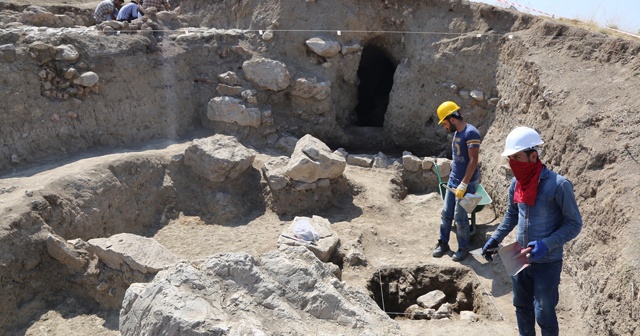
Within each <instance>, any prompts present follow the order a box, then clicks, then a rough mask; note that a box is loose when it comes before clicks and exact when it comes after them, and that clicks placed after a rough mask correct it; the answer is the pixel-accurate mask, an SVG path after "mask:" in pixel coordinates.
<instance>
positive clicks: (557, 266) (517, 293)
mask: <svg viewBox="0 0 640 336" xmlns="http://www.w3.org/2000/svg"><path fill="white" fill-rule="evenodd" d="M561 271H562V260H558V261H554V262H550V263H532V264H531V265H530V266H529V267H527V268H525V269H524V270H522V272H520V273H518V274H517V275H516V276H514V277H511V283H512V285H513V305H514V306H515V307H516V318H517V320H518V330H519V331H520V335H521V336H533V335H535V334H536V331H535V322H536V320H537V321H538V325H539V326H540V330H541V331H542V335H543V336H552V335H558V332H559V330H558V319H557V317H556V305H557V304H558V297H559V294H558V286H559V285H560V272H561Z"/></svg>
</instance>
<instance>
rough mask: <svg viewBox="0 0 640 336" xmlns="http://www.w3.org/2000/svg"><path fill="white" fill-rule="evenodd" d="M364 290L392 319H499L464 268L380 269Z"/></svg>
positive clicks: (471, 272)
mask: <svg viewBox="0 0 640 336" xmlns="http://www.w3.org/2000/svg"><path fill="white" fill-rule="evenodd" d="M367 289H368V290H369V293H370V295H371V297H372V298H373V299H374V300H375V301H376V303H378V306H379V307H380V308H381V309H382V310H384V311H385V312H386V313H387V314H388V315H389V316H390V317H391V318H393V319H415V320H420V319H423V320H434V319H454V320H455V319H461V316H463V315H465V316H469V315H471V316H475V317H471V319H475V318H482V319H486V320H494V321H497V320H500V319H501V314H500V313H499V311H498V310H497V308H496V307H495V306H494V305H493V303H492V302H491V300H490V298H489V294H487V293H486V291H485V290H484V289H483V287H482V285H481V284H480V282H479V281H478V280H477V278H476V277H475V275H474V273H473V270H470V269H468V268H464V267H445V266H436V265H424V266H417V267H415V268H386V269H380V270H378V271H376V272H375V273H374V274H373V275H372V276H371V279H370V280H369V282H368V285H367ZM462 312H473V314H471V313H462Z"/></svg>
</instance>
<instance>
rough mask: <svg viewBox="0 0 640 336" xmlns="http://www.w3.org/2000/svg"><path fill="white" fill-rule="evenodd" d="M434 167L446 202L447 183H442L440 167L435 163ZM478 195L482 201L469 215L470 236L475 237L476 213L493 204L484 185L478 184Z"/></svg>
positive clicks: (442, 196)
mask: <svg viewBox="0 0 640 336" xmlns="http://www.w3.org/2000/svg"><path fill="white" fill-rule="evenodd" d="M433 166H434V167H435V168H436V175H437V176H438V186H439V189H440V197H441V198H442V200H443V201H444V196H445V195H446V194H447V183H446V182H442V178H441V177H440V168H438V165H437V164H435V163H434V165H433ZM476 195H478V196H482V198H481V199H480V202H478V205H476V207H475V209H473V211H471V213H470V214H469V223H470V227H469V234H470V235H473V234H475V233H476V212H478V211H482V209H484V207H485V205H489V204H491V202H493V200H492V199H491V197H490V196H489V194H487V191H486V190H484V187H483V186H482V184H478V188H477V190H476Z"/></svg>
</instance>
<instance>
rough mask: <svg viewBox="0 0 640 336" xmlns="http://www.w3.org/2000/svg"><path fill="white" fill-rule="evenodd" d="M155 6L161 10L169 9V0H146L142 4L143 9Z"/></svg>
mask: <svg viewBox="0 0 640 336" xmlns="http://www.w3.org/2000/svg"><path fill="white" fill-rule="evenodd" d="M151 7H154V8H155V9H157V10H158V12H159V11H162V10H166V11H169V1H168V0H145V1H144V3H143V4H142V8H143V9H147V8H151Z"/></svg>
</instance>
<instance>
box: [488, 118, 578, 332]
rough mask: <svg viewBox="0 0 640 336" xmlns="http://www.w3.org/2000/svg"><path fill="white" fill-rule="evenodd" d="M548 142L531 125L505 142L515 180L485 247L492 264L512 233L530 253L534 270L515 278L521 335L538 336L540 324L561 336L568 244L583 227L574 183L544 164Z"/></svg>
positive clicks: (548, 330)
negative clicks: (542, 153)
mask: <svg viewBox="0 0 640 336" xmlns="http://www.w3.org/2000/svg"><path fill="white" fill-rule="evenodd" d="M543 143H544V142H543V141H542V139H541V138H540V135H539V134H538V132H536V131H535V130H534V129H531V128H529V127H516V128H515V129H513V130H512V131H511V133H509V135H508V136H507V139H506V141H505V146H504V152H503V153H502V156H506V157H508V158H509V165H510V166H511V170H512V171H513V175H514V178H513V179H512V181H511V186H510V187H509V204H508V208H507V212H506V213H505V215H504V218H503V219H502V222H501V223H500V225H499V226H498V228H497V229H496V231H495V232H494V233H493V235H492V236H491V238H490V239H489V240H488V241H487V242H486V244H485V245H484V247H483V248H482V255H483V256H484V257H485V258H486V259H487V260H489V261H490V260H493V258H492V254H493V253H495V252H494V251H495V250H497V248H498V244H499V243H500V242H502V240H503V239H504V238H505V237H506V236H507V235H508V234H509V233H510V232H511V231H512V230H513V228H514V227H516V225H517V227H518V230H517V231H516V240H517V241H518V243H520V246H526V248H523V250H522V252H523V253H528V254H527V256H528V258H529V267H526V268H524V269H523V270H522V271H521V272H519V273H517V274H516V275H515V276H513V277H512V278H511V283H512V285H513V305H514V306H515V307H516V318H517V320H518V330H519V333H520V335H522V336H529V335H535V322H536V320H537V322H538V325H539V326H540V330H541V331H542V335H543V336H547V335H558V332H559V331H558V330H559V329H558V319H557V317H556V305H557V304H558V298H559V294H558V286H559V284H560V272H561V271H562V253H563V245H564V244H565V243H567V242H568V241H570V240H571V239H573V238H575V237H576V236H577V235H578V234H579V233H580V230H581V229H582V217H581V216H580V210H579V209H578V205H577V203H576V199H575V195H574V193H573V185H572V184H571V182H570V181H569V180H568V179H567V178H565V177H564V176H561V175H558V174H557V173H555V172H553V171H551V170H549V169H548V168H547V167H546V166H545V165H543V164H542V162H541V161H540V148H539V146H540V145H542V144H543Z"/></svg>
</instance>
